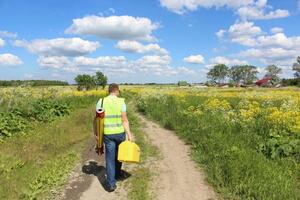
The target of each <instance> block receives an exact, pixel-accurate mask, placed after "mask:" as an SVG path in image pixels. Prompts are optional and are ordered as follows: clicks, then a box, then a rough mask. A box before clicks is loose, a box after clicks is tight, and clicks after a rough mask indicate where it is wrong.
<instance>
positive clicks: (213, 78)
mask: <svg viewBox="0 0 300 200" xmlns="http://www.w3.org/2000/svg"><path fill="white" fill-rule="evenodd" d="M292 69H293V70H294V71H295V73H294V77H295V78H294V79H283V80H281V79H280V78H279V74H280V73H281V72H282V69H281V68H280V67H278V66H276V65H269V66H267V67H266V68H265V75H264V79H267V80H268V81H269V82H270V84H271V85H277V84H282V85H284V86H288V85H299V86H300V56H299V57H298V58H297V62H296V63H294V64H293V67H292ZM258 73H259V72H258V69H257V67H256V66H253V65H235V66H232V67H228V66H226V65H225V64H218V65H215V66H214V67H213V68H212V69H210V70H209V72H208V73H207V78H208V79H209V83H210V84H218V85H222V84H225V83H229V84H233V85H236V86H240V85H251V84H253V83H254V81H256V80H257V79H258V78H257V74H258Z"/></svg>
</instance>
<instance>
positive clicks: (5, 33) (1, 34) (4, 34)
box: [0, 31, 18, 38]
mask: <svg viewBox="0 0 300 200" xmlns="http://www.w3.org/2000/svg"><path fill="white" fill-rule="evenodd" d="M0 37H4V38H16V37H18V34H17V33H12V32H8V31H0Z"/></svg>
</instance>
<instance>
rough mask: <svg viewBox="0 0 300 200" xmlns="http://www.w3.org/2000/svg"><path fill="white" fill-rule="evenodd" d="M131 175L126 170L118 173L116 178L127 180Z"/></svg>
mask: <svg viewBox="0 0 300 200" xmlns="http://www.w3.org/2000/svg"><path fill="white" fill-rule="evenodd" d="M129 176H130V175H129V174H128V173H127V172H125V171H121V172H120V174H118V175H116V180H117V181H123V180H125V179H126V178H128V177H129Z"/></svg>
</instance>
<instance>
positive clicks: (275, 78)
mask: <svg viewBox="0 0 300 200" xmlns="http://www.w3.org/2000/svg"><path fill="white" fill-rule="evenodd" d="M265 70H266V74H265V77H269V78H272V80H271V84H272V85H276V84H278V83H279V82H280V78H279V74H280V73H281V71H282V69H281V68H280V67H277V66H276V65H269V66H267V67H266V69H265Z"/></svg>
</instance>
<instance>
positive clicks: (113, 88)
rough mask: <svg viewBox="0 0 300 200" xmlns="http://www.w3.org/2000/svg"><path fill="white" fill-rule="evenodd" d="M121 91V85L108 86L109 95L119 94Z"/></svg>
mask: <svg viewBox="0 0 300 200" xmlns="http://www.w3.org/2000/svg"><path fill="white" fill-rule="evenodd" d="M117 91H119V85H118V84H116V83H112V84H109V86H108V92H109V93H113V92H117Z"/></svg>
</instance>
